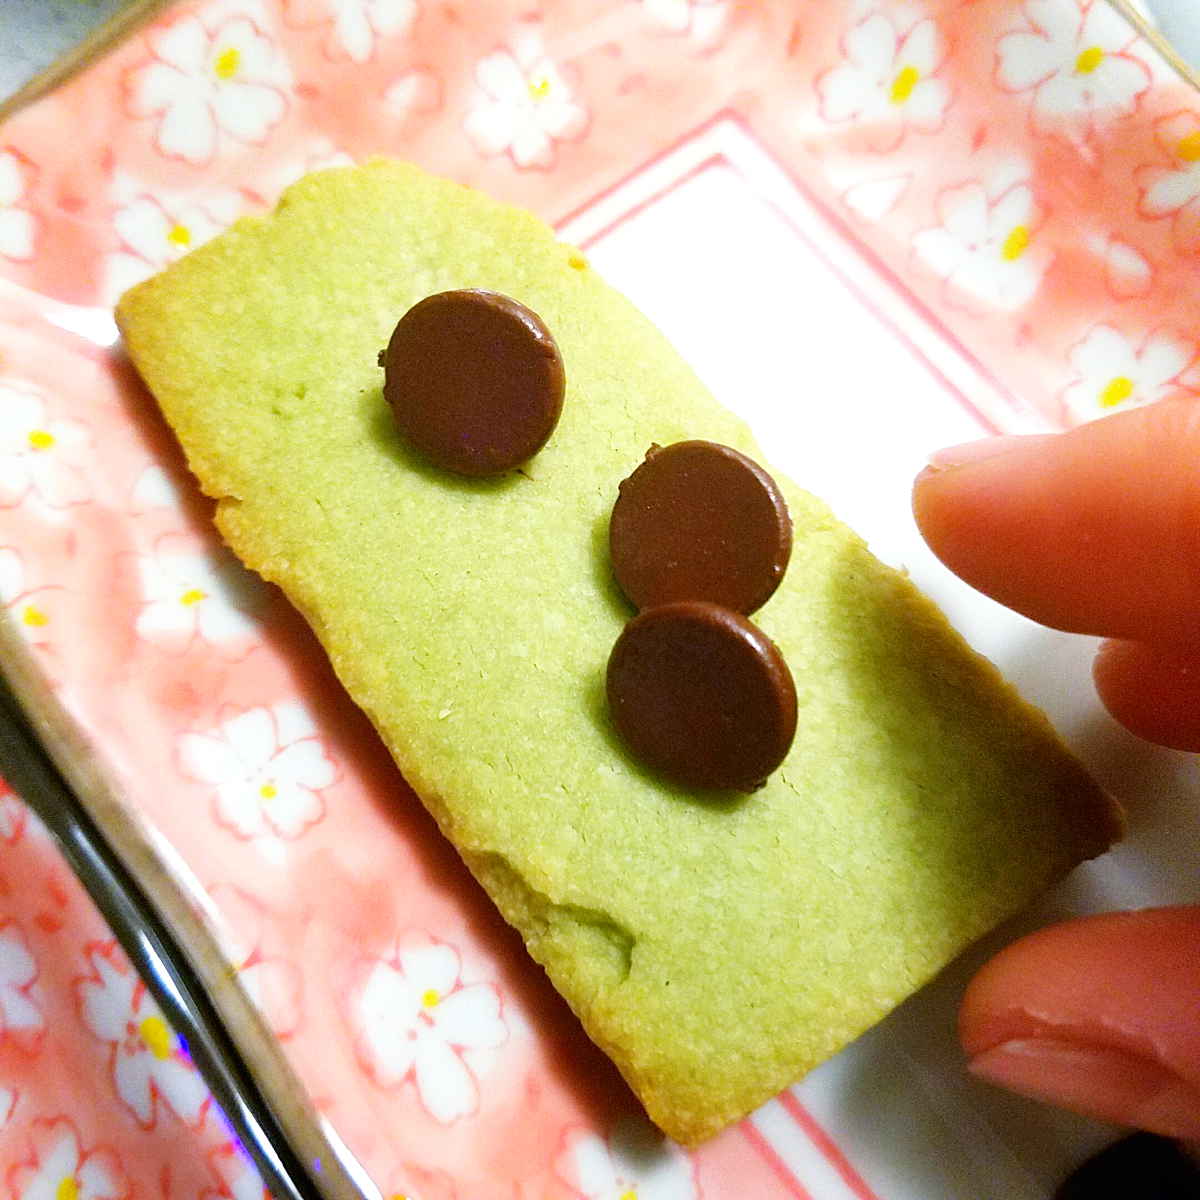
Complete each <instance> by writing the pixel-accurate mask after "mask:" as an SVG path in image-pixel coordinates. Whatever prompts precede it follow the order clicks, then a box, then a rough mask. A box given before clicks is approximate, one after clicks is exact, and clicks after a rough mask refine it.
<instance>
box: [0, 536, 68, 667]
mask: <svg viewBox="0 0 1200 1200" xmlns="http://www.w3.org/2000/svg"><path fill="white" fill-rule="evenodd" d="M62 591H63V589H62V588H60V587H55V586H52V585H46V586H44V587H35V588H31V587H29V586H28V584H27V582H26V579H25V564H24V562H23V560H22V558H21V556H20V555H19V554H18V553H17V551H15V550H14V549H13V548H12V547H11V546H0V604H3V605H4V607H5V608H6V609H7V610H8V612H9V616H10V619H11V620H12V622H13V623H14V624H15V625H16V627H17V629H18V630H20V632H21V633H22V634H23V635H24V637H25V639H26V640H27V641H28V642H30V643H31V644H32V645H35V646H40V645H45V644H46V642H47V641H48V640H49V638H50V636H51V635H52V633H53V632H54V630H55V628H56V626H57V625H58V623H59V622H58V620H57V616H56V613H55V608H56V600H57V598H58V596H59V595H61V593H62Z"/></svg>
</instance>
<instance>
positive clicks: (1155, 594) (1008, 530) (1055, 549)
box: [913, 399, 1200, 640]
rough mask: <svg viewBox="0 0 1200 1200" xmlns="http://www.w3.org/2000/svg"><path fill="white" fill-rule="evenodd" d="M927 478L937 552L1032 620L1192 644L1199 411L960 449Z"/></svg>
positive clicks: (919, 511)
mask: <svg viewBox="0 0 1200 1200" xmlns="http://www.w3.org/2000/svg"><path fill="white" fill-rule="evenodd" d="M934 458H935V465H933V466H932V467H929V468H926V469H925V470H924V471H922V472H921V473H920V475H919V476H918V477H917V479H916V481H915V483H914V487H913V513H914V516H915V518H916V521H917V524H918V527H919V528H920V530H921V533H922V535H923V536H924V537H925V538H926V540H927V541H928V543H929V545H930V547H931V548H932V549H933V551H934V553H935V554H937V556H938V557H939V558H940V559H941V560H942V561H943V562H944V563H945V564H946V565H947V566H948V567H949V568H950V569H951V570H952V571H954V572H955V573H956V574H958V575H959V576H961V577H962V578H963V579H965V580H966V581H967V582H968V583H970V584H971V585H972V586H974V587H976V588H978V589H979V590H980V591H982V592H985V593H987V594H988V595H990V596H992V597H993V598H994V599H996V600H999V601H1000V602H1001V603H1002V604H1005V605H1007V606H1008V607H1010V608H1014V609H1016V610H1017V611H1019V612H1022V613H1024V614H1025V615H1026V616H1028V617H1030V618H1032V619H1033V620H1036V621H1039V622H1041V623H1042V624H1045V625H1051V626H1053V627H1055V628H1058V629H1066V630H1070V631H1072V632H1076V633H1089V634H1099V635H1103V636H1114V637H1125V638H1135V639H1137V638H1142V639H1148V640H1158V639H1162V638H1169V639H1174V640H1185V639H1187V638H1188V637H1189V636H1191V635H1192V631H1193V630H1194V629H1195V628H1196V626H1197V622H1200V588H1198V587H1197V585H1196V580H1197V578H1200V472H1197V471H1196V469H1195V463H1196V461H1197V460H1198V459H1200V405H1198V404H1197V403H1196V402H1195V401H1194V400H1191V399H1186V400H1185V399H1176V400H1169V401H1162V402H1160V403H1158V404H1154V405H1149V406H1146V407H1144V408H1138V409H1131V410H1130V411H1128V412H1124V413H1119V414H1117V415H1115V416H1111V417H1106V418H1104V419H1103V420H1099V421H1094V422H1092V423H1090V424H1088V425H1084V426H1080V427H1079V428H1077V429H1073V430H1070V431H1069V432H1067V433H1063V434H1057V435H1049V436H1042V435H1037V436H1031V437H1021V438H998V439H993V440H991V441H990V442H985V443H977V444H973V445H971V446H968V447H965V448H964V447H952V448H951V449H950V450H949V451H943V452H939V453H938V454H937V455H935V456H934Z"/></svg>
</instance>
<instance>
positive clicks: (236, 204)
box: [105, 172, 242, 303]
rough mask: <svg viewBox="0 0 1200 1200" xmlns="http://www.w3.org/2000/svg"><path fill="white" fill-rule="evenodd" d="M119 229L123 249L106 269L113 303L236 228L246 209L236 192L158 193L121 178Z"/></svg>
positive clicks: (117, 186)
mask: <svg viewBox="0 0 1200 1200" xmlns="http://www.w3.org/2000/svg"><path fill="white" fill-rule="evenodd" d="M112 193H113V200H114V202H115V203H116V204H117V205H118V207H117V209H116V212H115V213H114V214H113V228H114V229H115V231H116V233H117V236H118V237H119V238H120V239H121V248H120V249H119V250H118V251H116V253H114V254H110V255H109V256H108V259H107V261H106V264H105V272H106V279H105V288H106V293H107V296H108V299H109V302H110V303H115V302H116V300H117V298H118V297H119V296H120V295H121V293H122V292H124V291H125V290H126V289H127V288H131V287H133V285H134V284H135V283H141V281H142V280H143V279H148V278H149V277H150V276H151V275H153V274H155V273H156V272H158V271H161V270H162V269H163V268H164V267H166V266H168V265H169V264H170V263H173V262H174V261H175V260H176V259H178V258H182V257H183V255H185V254H186V253H187V252H188V251H189V250H194V249H195V248H196V247H197V246H200V245H203V244H204V243H205V242H207V241H208V240H209V238H211V237H215V236H216V235H217V234H218V233H220V232H221V230H223V229H224V228H225V227H226V226H228V225H230V224H232V222H233V221H234V220H235V219H236V218H237V216H238V214H239V212H240V210H241V208H242V198H241V197H240V196H239V195H238V194H237V193H236V192H230V191H225V192H213V193H209V194H201V193H199V192H195V193H189V194H188V195H187V196H186V197H184V196H172V195H169V194H167V193H165V192H161V193H157V194H156V193H154V192H152V191H150V190H149V189H148V188H146V187H145V185H143V184H141V183H139V182H138V181H137V180H135V179H133V178H131V177H130V176H129V175H126V174H125V173H124V172H117V174H116V175H115V176H114V178H113V187H112Z"/></svg>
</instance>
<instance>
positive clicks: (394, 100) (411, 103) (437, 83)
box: [383, 69, 442, 118]
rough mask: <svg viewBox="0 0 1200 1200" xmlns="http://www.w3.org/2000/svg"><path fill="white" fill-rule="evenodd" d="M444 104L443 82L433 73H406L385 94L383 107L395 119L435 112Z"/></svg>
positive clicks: (389, 86) (414, 71)
mask: <svg viewBox="0 0 1200 1200" xmlns="http://www.w3.org/2000/svg"><path fill="white" fill-rule="evenodd" d="M441 103H442V81H441V80H440V79H439V78H438V77H437V76H436V75H435V74H433V72H432V71H424V70H420V69H416V70H412V71H405V72H404V74H403V75H401V76H399V77H398V78H397V79H395V80H393V81H392V83H390V84H389V85H388V87H387V90H386V91H385V92H384V93H383V106H384V108H385V109H387V111H388V112H389V113H391V115H392V116H393V117H399V118H403V117H407V116H410V115H411V114H413V113H430V112H435V111H436V110H437V109H438V108H439V107H441Z"/></svg>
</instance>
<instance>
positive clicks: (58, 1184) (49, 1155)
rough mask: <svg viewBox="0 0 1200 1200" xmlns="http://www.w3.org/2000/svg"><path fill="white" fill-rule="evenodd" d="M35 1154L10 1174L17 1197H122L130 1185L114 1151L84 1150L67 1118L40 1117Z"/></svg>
mask: <svg viewBox="0 0 1200 1200" xmlns="http://www.w3.org/2000/svg"><path fill="white" fill-rule="evenodd" d="M30 1135H31V1139H32V1142H33V1155H32V1158H31V1159H27V1160H26V1161H25V1162H23V1163H19V1164H18V1165H17V1166H16V1167H15V1168H14V1169H13V1170H12V1172H11V1173H10V1175H9V1179H10V1181H11V1183H12V1185H13V1192H14V1196H15V1200H123V1197H125V1196H127V1195H128V1194H129V1185H128V1183H127V1181H126V1179H125V1176H124V1175H123V1173H122V1171H121V1166H120V1162H119V1161H118V1159H117V1156H116V1155H115V1154H114V1153H113V1152H112V1151H111V1150H105V1149H92V1150H88V1151H85V1150H84V1149H83V1148H82V1146H81V1145H80V1139H79V1134H78V1132H77V1131H76V1129H75V1127H74V1125H72V1124H71V1122H70V1121H68V1120H67V1119H66V1118H64V1117H58V1118H57V1119H55V1120H52V1121H48V1120H46V1119H44V1118H38V1119H37V1120H35V1121H34V1122H33V1127H32V1129H31V1130H30Z"/></svg>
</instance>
